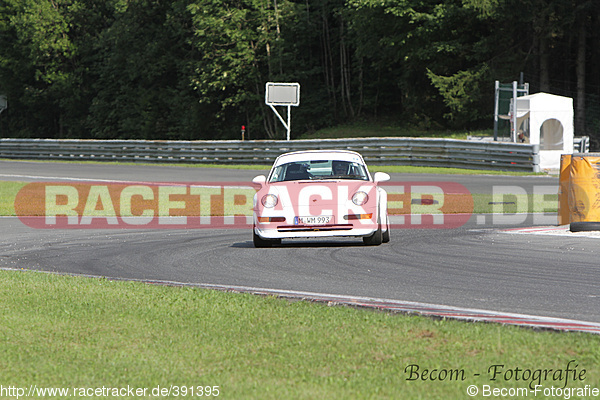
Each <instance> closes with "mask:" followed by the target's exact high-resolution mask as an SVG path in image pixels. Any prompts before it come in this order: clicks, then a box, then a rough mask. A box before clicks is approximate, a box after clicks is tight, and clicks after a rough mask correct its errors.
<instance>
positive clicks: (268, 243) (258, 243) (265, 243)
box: [252, 227, 281, 248]
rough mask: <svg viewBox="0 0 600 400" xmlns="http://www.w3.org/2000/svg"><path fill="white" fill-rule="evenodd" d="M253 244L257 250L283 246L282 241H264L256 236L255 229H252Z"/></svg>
mask: <svg viewBox="0 0 600 400" xmlns="http://www.w3.org/2000/svg"><path fill="white" fill-rule="evenodd" d="M252 242H253V243H254V247H256V248H265V247H271V246H273V245H274V244H281V239H272V240H269V239H263V238H261V237H260V236H258V235H257V234H256V231H255V230H254V227H253V228H252Z"/></svg>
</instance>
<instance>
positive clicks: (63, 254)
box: [0, 161, 600, 322]
mask: <svg viewBox="0 0 600 400" xmlns="http://www.w3.org/2000/svg"><path fill="white" fill-rule="evenodd" d="M372 169H373V170H376V167H375V168H372ZM264 172H265V171H261V170H226V169H203V168H198V169H197V168H182V167H164V166H135V165H134V166H131V165H115V164H106V165H103V164H60V163H37V162H35V163H34V162H31V163H29V162H12V161H0V180H26V181H40V180H44V179H48V180H60V179H73V178H75V179H86V180H87V179H114V180H123V181H161V182H190V181H216V182H218V181H224V182H226V181H250V180H251V178H252V177H253V176H255V175H256V174H258V173H264ZM392 180H396V181H435V182H439V181H446V182H447V181H451V182H458V183H461V184H463V185H465V186H466V187H468V188H469V190H471V191H472V192H477V193H484V192H487V191H491V190H492V187H493V185H504V186H518V187H525V188H527V189H526V190H529V188H530V187H532V186H533V185H556V184H557V182H558V180H557V178H555V177H554V178H552V177H543V176H535V177H508V176H460V175H418V174H414V175H410V176H408V175H402V174H392ZM482 217H483V218H482ZM492 221H493V217H491V216H476V215H474V216H472V217H471V218H470V220H469V222H467V223H466V224H465V225H463V226H462V227H460V228H455V229H396V230H393V231H392V237H391V241H390V243H387V244H383V245H381V246H377V247H369V246H363V245H362V241H360V240H358V241H357V240H353V239H336V240H310V239H309V240H302V241H284V243H283V245H282V246H280V247H275V248H270V249H255V248H254V247H253V245H252V239H251V232H250V230H249V229H216V230H211V229H191V230H182V229H179V230H167V229H162V230H131V229H127V230H58V229H57V230H54V229H50V230H48V229H45V230H42V229H33V228H29V227H27V226H25V225H24V224H23V223H21V222H20V221H19V220H18V219H17V218H11V217H5V218H0V267H5V268H14V269H34V270H44V271H56V272H62V273H73V274H84V275H95V276H106V277H113V278H127V279H140V280H164V281H174V282H182V283H202V284H213V285H234V286H246V287H256V288H269V289H278V290H294V291H306V292H318V293H327V294H333V295H349V296H365V297H376V298H385V299H394V300H401V301H411V302H424V303H429V304H439V305H445V306H454V307H464V308H473V309H485V310H491V311H494V312H505V313H522V314H529V315H538V316H546V317H555V318H567V319H576V320H581V321H589V322H600V263H599V262H598V252H599V251H600V241H599V239H598V238H594V237H591V238H590V237H578V236H577V237H576V236H572V235H571V236H570V235H539V234H515V231H511V230H510V228H514V227H523V226H528V225H529V226H531V225H535V218H534V216H531V215H529V216H528V217H527V220H525V221H522V220H521V218H520V217H518V218H516V220H515V223H511V222H510V221H509V220H502V224H501V225H499V224H491V222H492Z"/></svg>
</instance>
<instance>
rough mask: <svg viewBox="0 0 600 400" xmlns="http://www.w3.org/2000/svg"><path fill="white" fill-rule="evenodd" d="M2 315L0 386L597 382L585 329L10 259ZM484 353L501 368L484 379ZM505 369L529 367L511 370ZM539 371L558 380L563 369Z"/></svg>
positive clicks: (599, 355)
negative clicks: (18, 267)
mask: <svg viewBox="0 0 600 400" xmlns="http://www.w3.org/2000/svg"><path fill="white" fill-rule="evenodd" d="M0 314H1V315H2V321H3V324H2V329H0V339H1V340H0V350H1V352H2V358H1V359H0V366H1V367H2V370H3V374H2V382H3V385H4V386H7V385H13V386H17V387H26V388H29V387H30V385H37V387H38V388H41V387H65V388H71V390H72V389H73V388H82V387H83V388H97V387H103V386H104V387H110V388H120V387H127V386H131V387H134V388H147V389H148V394H150V393H149V391H150V390H152V389H153V388H156V387H158V386H161V387H163V388H164V387H167V388H168V387H169V386H170V385H177V386H185V387H194V388H197V387H198V386H219V392H220V395H219V398H226V399H241V398H243V399H282V398H286V399H314V398H322V399H349V398H357V399H363V398H395V399H398V398H403V399H419V398H422V399H449V398H468V396H466V394H465V393H466V390H467V387H468V386H469V385H477V386H478V387H479V388H480V390H481V389H482V388H483V385H491V387H492V388H493V387H500V388H523V387H527V386H528V385H529V384H530V383H533V384H536V383H538V382H537V381H535V380H534V379H532V377H533V371H536V370H546V369H552V370H553V371H558V370H564V369H565V368H566V366H567V363H568V362H569V361H570V360H575V361H574V363H572V364H571V367H572V368H573V367H574V366H575V365H577V369H578V371H582V370H585V380H583V381H575V382H573V381H572V379H570V382H569V384H568V387H584V385H591V387H599V386H600V337H599V336H597V335H591V334H579V333H556V332H548V331H541V332H536V331H533V330H530V329H522V328H517V327H511V326H501V325H495V324H481V323H475V324H467V323H463V322H458V321H452V320H435V319H430V318H423V317H416V316H399V315H391V314H387V313H381V312H374V311H369V310H363V309H352V308H348V307H327V306H326V305H323V304H312V303H307V302H304V301H300V302H289V301H286V300H282V299H277V298H272V297H259V296H253V295H245V294H233V293H223V292H218V291H210V290H201V289H193V288H186V287H183V288H181V287H165V286H157V285H148V284H143V283H138V282H120V281H118V282H116V281H110V280H106V279H90V278H81V277H69V276H59V275H53V274H44V273H35V272H19V271H1V272H0ZM411 365H412V366H413V367H411ZM494 365H501V366H502V367H501V368H502V372H503V373H502V374H501V375H499V376H496V377H494V378H495V380H492V379H491V374H490V368H491V367H492V366H494ZM415 366H416V367H415ZM417 367H418V368H419V374H421V373H423V372H425V369H427V370H428V371H429V372H430V373H432V372H433V370H434V369H435V370H437V371H436V372H437V373H438V374H439V373H440V372H441V371H442V370H446V371H450V372H456V374H455V375H454V376H455V378H456V379H450V378H448V377H447V378H446V379H445V380H439V377H440V375H437V377H438V380H431V378H432V377H434V376H433V375H428V378H429V379H426V380H423V379H418V380H409V379H408V378H410V377H413V378H414V374H413V375H411V374H410V371H411V369H412V370H414V369H415V368H417ZM496 368H500V367H496ZM516 368H519V369H520V370H521V371H525V370H526V371H529V376H530V377H529V378H528V379H525V380H524V379H523V377H522V376H521V379H519V380H517V378H516V377H515V375H514V370H515V369H516ZM507 371H512V372H511V374H513V375H512V377H510V376H509V375H508V374H505V372H507ZM476 374H479V375H478V376H477V375H476ZM463 378H464V379H463ZM539 383H540V384H541V385H542V386H544V387H548V388H550V387H551V386H554V387H562V386H563V384H564V380H563V381H560V380H559V379H553V377H552V376H551V377H550V378H549V379H546V380H541V381H540V382H539ZM47 397H51V396H47ZM147 397H150V396H147ZM165 397H168V396H165ZM172 397H173V396H172ZM537 397H540V398H542V397H541V396H537ZM108 398H113V397H110V396H108ZM173 398H174V397H173Z"/></svg>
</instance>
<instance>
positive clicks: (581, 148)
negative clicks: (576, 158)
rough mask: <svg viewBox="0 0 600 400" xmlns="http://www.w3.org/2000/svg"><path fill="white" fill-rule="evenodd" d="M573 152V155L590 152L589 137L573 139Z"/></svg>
mask: <svg viewBox="0 0 600 400" xmlns="http://www.w3.org/2000/svg"><path fill="white" fill-rule="evenodd" d="M573 151H574V152H575V153H589V152H590V137H589V136H581V137H576V138H574V139H573Z"/></svg>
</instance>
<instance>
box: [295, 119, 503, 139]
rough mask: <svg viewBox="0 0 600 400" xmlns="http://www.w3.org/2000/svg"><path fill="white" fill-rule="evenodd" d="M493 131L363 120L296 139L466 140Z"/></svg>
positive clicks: (490, 134)
mask: <svg viewBox="0 0 600 400" xmlns="http://www.w3.org/2000/svg"><path fill="white" fill-rule="evenodd" d="M492 135H493V131H492V130H491V129H488V130H475V131H448V130H432V129H424V128H423V127H415V126H409V125H406V124H400V123H397V122H389V123H386V122H381V121H375V122H373V121H365V122H356V123H352V124H345V125H336V126H333V127H330V128H323V129H319V130H318V131H315V132H310V133H305V134H302V135H300V136H299V137H298V139H344V138H358V137H424V138H444V139H461V140H466V139H467V136H492Z"/></svg>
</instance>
